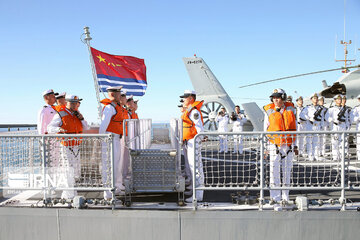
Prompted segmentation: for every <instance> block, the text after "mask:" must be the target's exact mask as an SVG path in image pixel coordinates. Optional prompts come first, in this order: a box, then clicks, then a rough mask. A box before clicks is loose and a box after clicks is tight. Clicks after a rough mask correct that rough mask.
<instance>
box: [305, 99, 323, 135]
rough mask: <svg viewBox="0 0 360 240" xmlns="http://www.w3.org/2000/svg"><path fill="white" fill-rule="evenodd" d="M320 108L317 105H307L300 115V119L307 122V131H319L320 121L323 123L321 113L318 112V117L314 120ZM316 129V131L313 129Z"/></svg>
mask: <svg viewBox="0 0 360 240" xmlns="http://www.w3.org/2000/svg"><path fill="white" fill-rule="evenodd" d="M319 108H321V107H320V106H319V105H316V106H314V105H309V106H306V107H305V108H304V109H303V110H302V111H301V113H300V119H304V120H307V121H308V130H310V131H311V130H320V128H321V125H322V121H323V111H321V112H320V115H319V116H318V117H317V118H315V113H316V111H318V109H319ZM314 128H316V129H314Z"/></svg>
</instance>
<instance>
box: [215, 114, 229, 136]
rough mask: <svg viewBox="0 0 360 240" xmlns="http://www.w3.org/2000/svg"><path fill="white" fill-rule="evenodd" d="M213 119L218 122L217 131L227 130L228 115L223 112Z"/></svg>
mask: <svg viewBox="0 0 360 240" xmlns="http://www.w3.org/2000/svg"><path fill="white" fill-rule="evenodd" d="M215 121H217V122H218V123H219V126H218V131H219V132H227V131H228V123H229V116H228V115H227V114H225V116H220V115H217V116H216V118H215Z"/></svg>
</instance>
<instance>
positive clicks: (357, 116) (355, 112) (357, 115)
mask: <svg viewBox="0 0 360 240" xmlns="http://www.w3.org/2000/svg"><path fill="white" fill-rule="evenodd" d="M350 121H351V123H356V130H357V131H359V130H360V105H358V106H356V107H354V108H353V109H352V110H351V112H350Z"/></svg>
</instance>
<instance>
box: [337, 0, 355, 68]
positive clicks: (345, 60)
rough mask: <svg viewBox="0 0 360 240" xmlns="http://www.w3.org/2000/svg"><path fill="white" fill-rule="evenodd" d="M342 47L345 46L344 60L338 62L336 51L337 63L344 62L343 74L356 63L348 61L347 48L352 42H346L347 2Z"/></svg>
mask: <svg viewBox="0 0 360 240" xmlns="http://www.w3.org/2000/svg"><path fill="white" fill-rule="evenodd" d="M340 44H341V45H344V59H341V60H336V50H335V62H344V70H342V72H343V73H348V72H349V69H348V65H351V62H353V61H355V59H347V58H348V50H347V46H348V45H350V44H351V40H349V41H348V42H347V41H346V0H344V40H341V41H340Z"/></svg>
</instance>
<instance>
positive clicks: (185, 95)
mask: <svg viewBox="0 0 360 240" xmlns="http://www.w3.org/2000/svg"><path fill="white" fill-rule="evenodd" d="M190 96H191V94H184V95H181V96H180V98H187V97H190Z"/></svg>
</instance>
